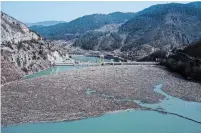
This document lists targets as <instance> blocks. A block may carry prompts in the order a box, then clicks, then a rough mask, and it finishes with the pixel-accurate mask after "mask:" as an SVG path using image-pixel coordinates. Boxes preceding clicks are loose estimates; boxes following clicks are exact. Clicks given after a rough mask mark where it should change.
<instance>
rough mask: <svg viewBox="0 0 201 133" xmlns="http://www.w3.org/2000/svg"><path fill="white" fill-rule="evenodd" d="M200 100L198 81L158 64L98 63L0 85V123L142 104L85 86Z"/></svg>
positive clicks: (132, 95) (139, 96)
mask: <svg viewBox="0 0 201 133" xmlns="http://www.w3.org/2000/svg"><path fill="white" fill-rule="evenodd" d="M157 84H163V88H162V90H163V91H165V92H166V93H168V94H169V95H171V96H176V97H179V98H181V99H185V100H189V101H196V102H201V89H200V88H201V85H200V84H199V83H194V82H189V81H186V80H184V79H182V78H180V77H178V76H177V75H174V74H172V73H170V72H168V71H166V70H165V68H163V67H161V66H142V65H136V66H135V65H133V66H132V65H129V66H124V65H122V66H104V67H103V66H98V67H88V68H82V69H76V70H71V71H67V72H64V73H58V74H54V75H49V76H44V77H39V78H35V79H28V80H23V81H18V82H13V83H10V84H6V85H4V86H3V87H2V94H1V95H2V125H4V126H6V125H11V124H19V123H26V122H39V121H60V120H75V119H81V118H86V117H89V116H91V117H92V116H97V115H101V114H103V113H106V112H110V111H116V110H124V109H130V108H140V106H139V105H138V104H136V103H135V102H128V101H115V100H114V99H112V98H104V97H100V96H98V95H93V94H92V95H87V94H86V91H87V90H88V89H91V90H95V91H96V92H100V93H101V92H102V93H104V94H108V95H110V94H112V95H113V96H115V98H119V99H121V98H122V99H123V98H124V99H135V100H141V101H142V102H145V103H158V102H159V100H160V99H163V98H164V96H163V95H160V94H158V93H156V92H154V91H153V88H154V86H156V85H157Z"/></svg>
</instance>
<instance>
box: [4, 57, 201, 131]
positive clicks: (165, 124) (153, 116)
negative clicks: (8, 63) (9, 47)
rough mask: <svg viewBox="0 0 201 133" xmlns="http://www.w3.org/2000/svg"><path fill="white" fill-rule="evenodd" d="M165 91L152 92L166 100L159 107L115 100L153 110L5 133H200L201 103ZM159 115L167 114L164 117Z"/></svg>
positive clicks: (32, 125)
mask: <svg viewBox="0 0 201 133" xmlns="http://www.w3.org/2000/svg"><path fill="white" fill-rule="evenodd" d="M79 58H80V57H79ZM95 60H96V59H95ZM95 60H94V61H95ZM82 67H84V66H82ZM79 68H81V67H79V66H67V67H66V66H60V67H56V68H50V69H47V70H44V71H41V72H39V73H36V74H33V75H29V76H27V77H26V79H28V78H34V77H38V76H42V75H49V74H53V73H56V72H62V71H66V70H72V69H79ZM162 87H163V84H162V83H160V84H158V85H156V86H155V88H153V91H155V92H156V93H159V94H161V95H164V96H165V99H161V100H160V103H156V104H147V103H142V102H141V101H139V100H133V99H114V100H116V101H128V102H135V103H138V104H139V105H141V106H142V107H145V108H151V109H152V110H149V111H148V110H146V111H145V110H138V109H130V110H124V111H117V112H110V113H106V114H104V115H102V116H99V117H93V118H86V119H82V120H75V121H69V122H41V123H40V122H39V123H25V124H19V125H11V126H8V127H3V128H2V133H103V132H104V133H122V132H125V133H133V132H138V133H200V132H201V123H199V122H201V103H197V102H189V101H184V100H182V99H179V98H176V97H172V96H169V95H168V94H166V93H165V92H163V91H162ZM85 93H86V95H99V96H101V97H106V98H107V97H108V98H113V96H108V95H106V94H104V93H102V94H99V93H97V92H96V91H94V90H93V88H90V89H88V90H87V91H86V92H85ZM153 110H155V111H153ZM156 110H157V111H156ZM160 111H162V112H168V113H161V112H160Z"/></svg>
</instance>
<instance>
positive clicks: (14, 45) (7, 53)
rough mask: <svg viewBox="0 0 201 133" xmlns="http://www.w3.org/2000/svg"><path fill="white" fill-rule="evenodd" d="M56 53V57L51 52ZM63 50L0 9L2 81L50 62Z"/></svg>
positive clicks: (43, 66) (17, 76)
mask: <svg viewBox="0 0 201 133" xmlns="http://www.w3.org/2000/svg"><path fill="white" fill-rule="evenodd" d="M55 52H57V53H59V54H58V56H57V57H55V56H54V53H55ZM64 55H65V54H64V51H62V49H61V48H59V47H57V46H56V45H54V44H53V43H52V42H49V41H44V40H42V39H41V38H40V36H39V35H37V34H36V33H34V32H32V31H31V30H29V29H28V28H27V27H26V25H24V24H23V23H22V22H20V21H18V20H16V19H14V18H12V17H10V16H8V15H7V14H5V13H2V12H1V61H2V63H1V72H2V75H1V81H2V83H6V82H10V81H14V80H19V79H21V78H22V77H23V76H25V75H26V74H31V73H35V72H38V71H41V70H43V69H46V68H48V67H50V66H51V64H52V62H53V61H54V60H52V59H55V60H56V58H59V57H60V58H62V59H63V56H64Z"/></svg>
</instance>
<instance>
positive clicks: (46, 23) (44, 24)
mask: <svg viewBox="0 0 201 133" xmlns="http://www.w3.org/2000/svg"><path fill="white" fill-rule="evenodd" d="M59 23H66V22H65V21H43V22H36V23H25V24H26V26H28V27H31V26H52V25H56V24H59Z"/></svg>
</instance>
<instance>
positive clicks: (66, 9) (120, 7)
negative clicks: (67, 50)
mask: <svg viewBox="0 0 201 133" xmlns="http://www.w3.org/2000/svg"><path fill="white" fill-rule="evenodd" d="M165 3H170V2H165V1H163V2H160V1H155V2H142V1H141V2H137V1H133V2H107V1H106V2H103V1H102V2H76V1H75V2H70V1H63V2H56V1H55V2H54V1H50V2H48V1H46V2H42V1H34V2H28V1H27V2H26V1H22V2H16V1H15V2H12V1H10V2H8V1H7V2H5V1H4V2H1V10H2V11H3V12H5V13H7V14H8V15H11V16H12V17H14V18H16V19H18V20H20V21H22V22H24V23H33V22H41V21H49V20H62V21H67V22H68V21H71V20H73V19H76V18H78V17H81V16H84V15H90V14H94V13H104V14H107V13H111V12H116V11H120V12H138V11H141V10H143V9H144V8H147V7H149V6H151V5H156V4H165ZM175 3H176V2H175ZM177 3H188V2H177Z"/></svg>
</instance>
